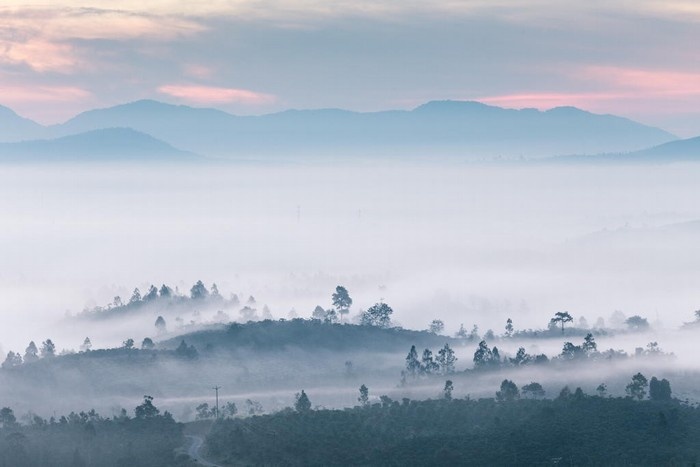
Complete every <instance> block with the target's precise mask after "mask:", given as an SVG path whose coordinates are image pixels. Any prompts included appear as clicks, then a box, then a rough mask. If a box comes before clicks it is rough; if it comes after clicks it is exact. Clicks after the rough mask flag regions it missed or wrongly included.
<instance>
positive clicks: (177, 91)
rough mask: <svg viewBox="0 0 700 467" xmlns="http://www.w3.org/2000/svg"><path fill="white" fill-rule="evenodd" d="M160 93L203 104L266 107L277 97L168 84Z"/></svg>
mask: <svg viewBox="0 0 700 467" xmlns="http://www.w3.org/2000/svg"><path fill="white" fill-rule="evenodd" d="M158 92H160V93H162V94H167V95H169V96H172V97H177V98H178V99H183V100H186V101H190V102H196V103H201V104H217V103H219V104H223V103H239V104H247V105H266V104H272V103H273V102H275V101H276V97H275V96H273V95H271V94H263V93H259V92H254V91H250V90H248V89H236V88H220V87H212V86H197V85H176V84H168V85H164V86H160V87H159V88H158Z"/></svg>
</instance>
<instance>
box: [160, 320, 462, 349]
mask: <svg viewBox="0 0 700 467" xmlns="http://www.w3.org/2000/svg"><path fill="white" fill-rule="evenodd" d="M182 340H185V341H186V342H187V343H188V344H190V345H194V346H195V347H196V348H198V349H207V348H209V349H214V350H217V351H220V350H227V351H231V350H239V349H254V350H262V351H279V350H284V349H285V348H287V347H294V348H298V349H302V350H316V349H322V350H325V351H340V350H343V351H362V352H365V351H379V352H394V351H396V352H402V353H404V352H407V351H408V349H410V347H411V345H414V344H415V345H417V346H419V347H442V346H443V345H445V343H450V344H453V345H454V343H455V341H456V340H455V339H454V338H451V337H447V336H439V335H436V334H433V333H430V332H428V331H413V330H409V329H401V328H387V329H384V328H379V327H375V326H357V325H352V324H327V323H323V322H322V321H320V320H304V319H292V320H280V321H271V320H265V321H257V322H249V323H246V324H238V323H234V324H231V325H229V326H227V327H226V328H224V329H213V330H204V331H197V332H193V333H188V334H185V335H182V336H177V337H175V338H172V339H169V340H167V341H164V342H162V343H161V344H160V346H161V347H163V348H167V349H174V348H176V347H177V346H178V345H179V344H180V342H181V341H182Z"/></svg>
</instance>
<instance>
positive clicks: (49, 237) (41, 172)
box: [0, 164, 700, 352]
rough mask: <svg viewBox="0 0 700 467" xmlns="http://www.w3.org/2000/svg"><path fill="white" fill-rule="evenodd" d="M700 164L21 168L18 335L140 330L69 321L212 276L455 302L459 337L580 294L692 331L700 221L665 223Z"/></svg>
mask: <svg viewBox="0 0 700 467" xmlns="http://www.w3.org/2000/svg"><path fill="white" fill-rule="evenodd" d="M699 176H700V166H695V165H687V166H684V165H668V166H647V167H641V166H637V167H613V166H605V167H603V166H601V167H591V166H588V167H575V166H572V167H547V166H538V167H528V166H496V165H494V166H487V167H483V166H475V165H458V164H452V165H449V166H440V165H438V164H435V165H431V164H422V165H413V166H406V165H399V164H395V165H382V166H373V165H370V164H365V165H363V166H354V167H353V166H350V165H344V166H332V165H324V166H301V165H298V166H293V165H287V166H268V165H266V166H251V165H248V166H203V167H187V168H177V167H158V168H156V167H143V166H133V167H129V166H121V167H99V166H92V167H88V168H85V167H82V168H77V167H42V168H37V167H25V168H15V167H2V168H0V219H2V228H0V245H1V246H0V264H1V265H2V269H1V270H0V316H2V319H3V326H2V327H1V328H0V343H1V344H2V348H3V350H4V351H5V352H6V351H7V350H9V349H14V350H23V349H24V347H25V346H26V344H27V342H28V341H29V340H30V339H34V340H35V341H37V342H39V341H41V340H43V339H45V338H47V337H50V338H52V339H53V340H54V341H55V342H56V343H57V346H58V349H59V350H60V349H62V348H77V347H78V346H79V344H80V343H81V342H82V339H83V338H84V337H85V335H88V334H89V335H91V337H92V339H93V342H94V344H95V346H96V347H105V346H114V345H118V344H119V343H120V342H121V341H122V340H124V339H125V338H127V337H133V338H135V339H136V340H137V342H138V341H139V340H140V339H141V338H142V337H144V336H148V335H152V334H153V333H154V329H153V327H152V322H145V321H144V322H143V323H139V324H138V325H132V324H129V325H128V326H118V325H114V323H112V324H110V325H108V326H96V327H94V328H83V327H81V326H78V325H76V324H75V322H69V323H68V324H66V323H65V322H62V321H61V320H62V318H63V317H64V315H65V314H66V312H69V313H73V314H75V313H77V312H80V311H81V309H82V308H83V307H84V306H86V305H91V304H95V303H96V304H106V303H108V302H110V301H111V300H112V298H113V297H114V296H115V295H117V294H119V295H121V296H122V297H123V298H128V296H129V295H130V292H131V290H132V289H133V287H135V286H139V287H141V290H142V291H144V288H145V287H147V286H148V285H149V284H151V283H153V284H156V285H160V284H161V283H166V284H170V285H173V286H174V285H179V286H180V288H181V290H183V291H187V290H188V288H189V286H190V285H191V284H192V283H194V282H195V281H196V280H198V279H202V280H204V281H205V283H207V285H209V284H211V283H212V282H216V283H217V284H218V285H219V288H220V289H221V290H222V292H223V293H224V294H228V293H231V292H235V293H238V294H240V295H241V297H242V298H244V297H247V296H248V295H253V296H255V298H256V299H257V301H258V303H259V304H260V305H262V304H267V305H268V306H269V307H270V309H271V311H272V314H273V316H275V317H276V318H280V317H285V318H286V317H288V316H289V315H290V310H292V309H294V310H295V312H296V313H297V314H298V315H300V316H308V315H310V313H311V311H312V310H313V307H314V306H315V305H317V304H321V305H323V306H329V305H330V294H331V292H332V290H333V288H334V287H335V285H337V284H339V283H342V284H344V285H346V286H347V287H348V289H349V290H350V292H351V295H352V296H353V298H354V299H355V305H354V312H357V311H359V309H360V308H366V307H368V306H370V305H371V304H373V303H375V302H376V301H379V300H381V299H383V300H384V301H386V302H387V303H389V304H390V305H391V306H392V307H393V308H394V310H395V316H394V319H395V321H396V322H398V323H400V324H401V325H403V326H405V327H409V328H418V329H423V328H425V327H426V326H427V324H428V322H429V321H430V320H432V319H433V318H440V319H443V320H444V321H445V323H446V326H447V331H448V332H450V333H453V332H454V331H456V329H457V328H458V327H459V325H460V323H464V324H465V326H466V327H467V328H470V327H471V325H472V324H478V325H479V326H480V329H481V331H482V332H483V331H485V330H486V329H487V328H493V329H495V330H496V332H497V333H498V332H500V331H501V330H502V328H503V324H504V322H505V320H506V318H508V317H511V318H512V319H513V320H514V322H515V325H516V328H529V327H544V326H546V323H547V321H548V320H549V318H550V317H551V315H552V314H553V313H554V312H555V311H560V310H568V311H569V312H570V313H571V314H572V315H574V317H575V318H577V319H578V317H579V316H585V317H586V318H587V319H588V321H589V322H590V323H593V322H594V321H595V319H596V318H597V317H598V316H602V317H607V316H609V315H610V313H611V312H612V311H614V310H622V311H623V312H624V313H625V314H627V315H628V316H629V315H632V314H640V315H642V316H645V317H647V318H648V319H649V321H650V322H658V323H657V324H658V325H660V326H665V327H667V328H673V327H677V326H678V325H679V324H681V323H682V322H683V321H689V320H691V319H692V311H693V310H695V309H696V308H698V296H697V290H698V275H697V268H696V266H697V264H698V260H700V249H699V248H697V237H698V235H697V234H698V229H697V226H693V225H692V224H690V227H688V228H687V229H684V228H682V227H681V228H678V229H668V228H665V227H664V226H668V225H672V224H676V223H683V222H689V221H694V220H698V219H700V204H699V203H697V200H698V199H700V197H699V195H700V186H699V185H698V184H697V180H698V179H700V177H699ZM649 231H652V232H653V233H654V234H653V235H648V232H649ZM637 232H642V233H646V234H644V235H641V234H640V235H636V233H637ZM620 236H624V237H622V241H620V240H619V239H618V237H620ZM616 239H618V240H616ZM233 318H236V316H233ZM185 319H187V318H186V317H185ZM205 319H206V317H203V318H202V320H205ZM149 320H150V317H149ZM661 344H662V345H664V344H666V343H663V342H662V343H661Z"/></svg>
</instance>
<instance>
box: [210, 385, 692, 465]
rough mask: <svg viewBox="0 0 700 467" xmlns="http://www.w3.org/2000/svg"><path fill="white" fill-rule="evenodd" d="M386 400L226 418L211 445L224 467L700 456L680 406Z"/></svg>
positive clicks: (688, 414)
mask: <svg viewBox="0 0 700 467" xmlns="http://www.w3.org/2000/svg"><path fill="white" fill-rule="evenodd" d="M495 390H496V389H494V392H495ZM309 398H310V399H311V403H312V404H313V394H312V393H310V394H309ZM382 402H383V403H382V404H381V405H380V404H378V403H377V404H373V405H372V406H367V407H355V408H354V409H346V410H342V411H341V410H304V411H302V412H301V413H300V412H295V411H293V410H286V411H283V412H280V413H277V414H273V415H264V416H261V417H249V418H245V419H239V420H224V421H221V422H218V423H216V424H215V425H214V427H213V429H212V431H211V432H210V433H209V435H208V436H207V439H206V445H205V446H206V448H207V452H208V454H209V456H210V457H211V458H212V459H216V460H217V462H219V463H221V464H222V465H289V466H297V465H396V466H399V465H416V466H418V465H426V466H427V465H474V466H483V465H489V466H498V465H504V466H505V465H507V466H512V465H557V464H560V465H638V466H647V465H648V466H658V465H691V464H694V463H695V461H696V459H697V458H698V456H700V449H699V448H698V443H697V439H698V436H700V416H699V415H700V413H699V412H698V410H697V409H695V408H693V407H691V406H687V405H683V404H680V403H678V402H676V401H668V402H656V401H634V400H632V399H631V398H601V397H590V396H585V395H583V394H580V395H579V396H568V397H559V398H557V399H556V400H522V399H521V400H514V401H508V402H496V401H494V400H493V399H480V400H469V399H466V400H465V399H454V400H425V401H415V400H408V399H404V400H403V401H394V402H392V401H391V399H388V400H385V401H382ZM270 433H274V434H275V436H270ZM357 446H362V449H357Z"/></svg>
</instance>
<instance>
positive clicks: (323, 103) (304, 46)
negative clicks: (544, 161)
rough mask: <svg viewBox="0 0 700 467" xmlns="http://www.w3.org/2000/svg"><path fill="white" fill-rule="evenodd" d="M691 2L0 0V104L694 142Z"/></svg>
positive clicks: (21, 108) (47, 115) (42, 113)
mask: <svg viewBox="0 0 700 467" xmlns="http://www.w3.org/2000/svg"><path fill="white" fill-rule="evenodd" d="M696 44H700V3H698V2H696V1H690V0H687V1H680V0H607V1H599V0H586V1H572V0H529V1H527V2H525V1H522V0H466V1H456V0H445V1H441V2H427V1H415V0H371V1H369V0H352V1H336V2H331V1H322V0H278V1H268V0H228V1H225V0H206V1H188V2H181V1H175V0H149V1H134V0H113V1H111V2H98V1H92V2H91V1H74V0H52V1H51V2H45V3H36V4H33V3H31V2H27V1H19V0H1V1H0V104H2V105H5V106H8V107H10V108H12V109H14V110H15V111H17V112H18V113H20V114H21V115H23V116H26V117H29V118H32V119H34V120H37V121H39V122H41V123H44V124H48V123H59V122H62V121H65V120H66V119H68V118H70V117H71V116H73V115H75V114H76V113H78V112H81V111H84V110H88V109H91V108H95V107H107V106H111V105H116V104H120V103H124V102H129V101H134V100H138V99H144V98H149V99H157V100H161V101H165V102H171V103H181V104H187V105H193V106H203V107H216V108H220V109H223V110H227V111H229V112H232V113H235V114H241V115H250V114H263V113H270V112H276V111H280V110H285V109H289V108H328V107H333V108H345V109H350V110H357V111H375V110H384V109H410V108H413V107H415V106H418V105H420V104H421V103H424V102H426V101H429V100H436V99H460V100H478V101H482V102H485V103H490V104H494V105H499V106H503V107H513V108H523V107H535V108H540V109H547V108H551V107H556V106H561V105H573V106H577V107H580V108H584V109H586V110H590V111H593V112H596V113H613V114H616V115H622V116H626V117H630V118H633V119H635V120H638V121H641V122H643V123H647V124H651V125H655V126H660V127H662V128H664V129H666V130H669V131H671V132H674V133H675V134H677V135H679V136H683V137H690V136H697V135H700V110H698V109H700V48H698V47H696V46H695V45H696Z"/></svg>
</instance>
